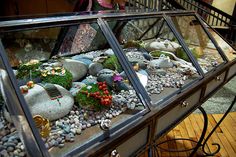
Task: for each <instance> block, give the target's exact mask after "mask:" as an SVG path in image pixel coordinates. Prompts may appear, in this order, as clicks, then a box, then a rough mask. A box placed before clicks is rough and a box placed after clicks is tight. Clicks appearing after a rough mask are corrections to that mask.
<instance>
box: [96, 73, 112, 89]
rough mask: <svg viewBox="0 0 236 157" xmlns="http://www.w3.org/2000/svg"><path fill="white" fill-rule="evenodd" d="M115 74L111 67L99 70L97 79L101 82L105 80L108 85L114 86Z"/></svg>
mask: <svg viewBox="0 0 236 157" xmlns="http://www.w3.org/2000/svg"><path fill="white" fill-rule="evenodd" d="M113 75H114V71H113V70H110V69H102V70H101V71H99V73H98V77H97V80H98V81H99V82H103V81H105V82H106V83H107V85H108V86H110V87H112V86H113V80H112V78H113Z"/></svg>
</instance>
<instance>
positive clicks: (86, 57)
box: [72, 54, 94, 60]
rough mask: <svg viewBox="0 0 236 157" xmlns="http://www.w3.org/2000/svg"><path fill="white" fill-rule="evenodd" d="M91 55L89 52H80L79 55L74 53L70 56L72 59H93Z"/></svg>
mask: <svg viewBox="0 0 236 157" xmlns="http://www.w3.org/2000/svg"><path fill="white" fill-rule="evenodd" d="M93 58H94V57H93V55H90V54H80V55H75V56H73V57H72V59H75V60H77V59H89V60H93Z"/></svg>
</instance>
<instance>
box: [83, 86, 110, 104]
mask: <svg viewBox="0 0 236 157" xmlns="http://www.w3.org/2000/svg"><path fill="white" fill-rule="evenodd" d="M97 85H98V88H99V90H100V91H101V92H99V91H97V92H93V93H92V92H91V93H89V92H88V91H81V93H83V94H86V95H87V97H93V98H95V99H98V100H100V104H101V105H104V106H110V105H111V103H112V95H110V94H109V91H108V89H107V84H106V82H98V83H97Z"/></svg>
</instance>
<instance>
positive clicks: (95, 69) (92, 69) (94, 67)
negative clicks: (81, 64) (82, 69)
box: [89, 63, 103, 76]
mask: <svg viewBox="0 0 236 157" xmlns="http://www.w3.org/2000/svg"><path fill="white" fill-rule="evenodd" d="M102 69H103V65H102V64H101V63H92V64H90V65H89V74H90V75H92V76H97V74H98V73H99V71H101V70H102Z"/></svg>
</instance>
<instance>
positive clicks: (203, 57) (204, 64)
mask: <svg viewBox="0 0 236 157" xmlns="http://www.w3.org/2000/svg"><path fill="white" fill-rule="evenodd" d="M172 20H173V22H174V24H175V27H176V28H177V30H178V31H179V33H180V34H181V35H182V37H183V38H184V40H185V42H186V44H187V45H188V47H189V48H190V50H191V51H192V54H193V56H194V57H195V58H196V59H197V60H198V63H199V64H200V66H201V68H202V70H203V72H204V73H207V72H208V71H210V70H212V69H214V68H215V67H217V66H218V65H220V64H221V63H223V62H224V61H223V59H222V57H221V55H220V54H219V52H218V51H217V49H216V47H215V46H214V44H213V43H212V41H211V40H210V38H209V37H208V36H207V34H206V33H205V32H204V30H203V28H202V26H201V24H200V22H199V21H198V20H197V19H196V18H195V17H194V16H175V17H172Z"/></svg>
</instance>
